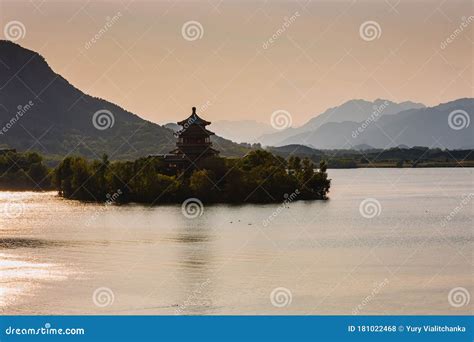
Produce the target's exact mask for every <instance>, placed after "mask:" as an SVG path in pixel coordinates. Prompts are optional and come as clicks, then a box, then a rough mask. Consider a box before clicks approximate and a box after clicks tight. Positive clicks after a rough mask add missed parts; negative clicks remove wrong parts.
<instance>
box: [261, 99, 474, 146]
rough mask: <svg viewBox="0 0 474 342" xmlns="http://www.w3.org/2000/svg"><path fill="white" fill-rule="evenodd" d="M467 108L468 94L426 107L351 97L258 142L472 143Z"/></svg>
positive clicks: (472, 105)
mask: <svg viewBox="0 0 474 342" xmlns="http://www.w3.org/2000/svg"><path fill="white" fill-rule="evenodd" d="M473 109H474V99H472V98H471V99H459V100H455V101H451V102H449V103H445V104H440V105H438V106H435V107H431V108H426V107H424V106H423V105H421V104H417V103H412V102H404V103H400V104H396V103H393V102H390V101H386V100H376V101H375V102H374V103H371V102H367V101H364V100H352V101H348V102H346V103H344V104H343V105H341V106H339V107H335V108H331V109H328V110H327V111H326V112H324V113H323V114H321V115H319V116H317V117H315V118H313V119H311V120H310V121H309V122H308V123H307V124H305V125H303V126H301V127H299V128H290V129H286V130H284V131H282V132H279V133H275V134H271V135H266V136H262V137H261V139H260V141H261V142H262V144H263V145H272V146H284V145H290V144H301V145H307V146H312V147H315V148H318V149H348V148H356V149H367V148H371V147H372V148H390V147H396V146H400V145H405V146H408V147H413V146H427V147H430V146H433V147H442V148H443V147H445V148H449V149H460V148H473V147H474V124H473V125H471V124H470V122H471V121H472V113H473ZM451 113H453V114H451ZM450 114H451V117H450ZM456 120H457V121H456Z"/></svg>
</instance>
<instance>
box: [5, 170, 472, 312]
mask: <svg viewBox="0 0 474 342" xmlns="http://www.w3.org/2000/svg"><path fill="white" fill-rule="evenodd" d="M328 172H329V176H330V178H331V179H332V187H331V192H330V194H329V196H330V200H328V201H291V199H293V197H291V198H290V197H289V199H288V200H287V202H289V203H285V204H282V203H279V204H265V205H254V204H245V205H206V206H204V208H203V211H202V215H200V216H199V215H195V216H197V217H195V218H188V217H186V216H185V215H183V212H182V209H181V206H179V205H164V206H155V207H150V206H147V205H137V204H130V205H122V206H116V205H104V204H93V203H80V202H77V201H70V200H65V199H62V198H60V197H58V196H57V195H56V193H53V192H47V193H32V192H0V212H1V215H0V279H1V283H0V307H1V308H2V312H3V314H15V315H16V314H20V315H23V314H107V315H109V314H111V315H125V314H132V315H162V314H163V315H175V314H199V315H201V314H203V315H214V314H244V315H248V314H271V315H272V314H276V315H283V314H303V315H306V314H313V315H314V314H315V315H322V314H324V315H327V314H347V315H350V314H360V315H374V314H382V315H383V314H393V315H399V314H401V315H408V314H410V315H411V314H448V315H451V314H453V315H457V314H470V313H472V302H469V296H470V294H472V293H473V277H472V260H473V259H472V247H473V211H472V209H473V201H472V199H473V195H472V194H473V192H474V191H473V184H474V183H473V180H474V178H473V169H465V168H456V169H454V168H432V169H350V170H329V171H328ZM296 199H297V198H296ZM282 202H283V199H282ZM187 216H189V215H187ZM458 288H461V289H458Z"/></svg>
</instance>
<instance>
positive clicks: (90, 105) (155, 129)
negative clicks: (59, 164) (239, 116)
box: [0, 40, 247, 159]
mask: <svg viewBox="0 0 474 342" xmlns="http://www.w3.org/2000/svg"><path fill="white" fill-rule="evenodd" d="M190 107H191V104H190ZM96 113H97V114H96ZM177 114H179V113H177ZM188 114H189V113H181V115H182V117H177V118H176V119H177V121H178V120H180V119H182V118H183V117H186V116H187V115H188ZM94 115H95V116H94ZM97 127H99V129H98V128H97ZM213 140H214V142H215V145H216V146H215V147H216V148H217V149H219V150H221V155H223V156H238V155H243V154H245V153H246V152H247V150H246V149H245V148H244V147H242V146H239V145H238V144H234V143H233V142H231V141H230V140H226V139H223V138H220V137H213ZM174 144H175V138H174V136H173V132H172V131H171V130H169V129H167V128H165V127H162V126H160V125H157V124H155V123H152V122H149V121H146V120H144V119H142V118H140V117H139V116H137V115H135V114H133V113H131V112H128V111H127V110H125V109H123V108H121V107H119V106H117V105H115V104H113V103H111V102H108V101H105V100H103V99H99V98H96V97H93V96H90V95H87V94H84V93H83V92H82V91H80V90H79V89H77V88H75V87H74V86H73V85H71V84H70V83H69V82H68V81H67V80H66V79H64V78H63V77H62V76H60V75H58V74H56V73H55V72H54V71H53V70H52V69H51V68H50V67H49V65H48V64H47V62H46V61H45V59H44V58H43V57H42V56H41V55H39V54H38V53H36V52H34V51H31V50H27V49H25V48H23V47H21V46H19V45H17V44H14V43H12V42H9V41H5V40H0V148H2V147H3V148H5V147H10V148H15V149H17V150H19V151H25V150H30V151H38V152H40V153H42V154H45V155H49V156H52V155H53V156H58V157H62V156H65V155H68V154H80V155H84V156H86V157H89V158H96V157H98V156H100V155H102V154H103V153H107V154H109V155H110V158H112V159H132V158H137V157H141V156H146V155H149V154H157V153H167V152H169V151H170V150H172V149H173V148H174Z"/></svg>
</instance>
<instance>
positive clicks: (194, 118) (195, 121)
mask: <svg viewBox="0 0 474 342" xmlns="http://www.w3.org/2000/svg"><path fill="white" fill-rule="evenodd" d="M192 109H193V112H192V114H191V115H190V116H189V117H188V118H187V119H185V120H182V121H178V122H177V124H178V125H180V126H183V127H184V125H187V126H190V125H200V126H207V125H210V124H211V123H210V122H209V121H206V120H204V119H203V118H201V117H200V116H199V115H197V114H196V107H193V108H192Z"/></svg>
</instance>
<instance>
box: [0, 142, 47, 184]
mask: <svg viewBox="0 0 474 342" xmlns="http://www.w3.org/2000/svg"><path fill="white" fill-rule="evenodd" d="M0 189H2V190H52V189H53V187H52V184H51V170H50V169H49V168H48V167H47V166H46V165H45V164H44V162H43V158H42V157H41V156H40V155H39V154H38V153H35V152H26V153H16V152H14V151H8V152H5V153H0Z"/></svg>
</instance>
